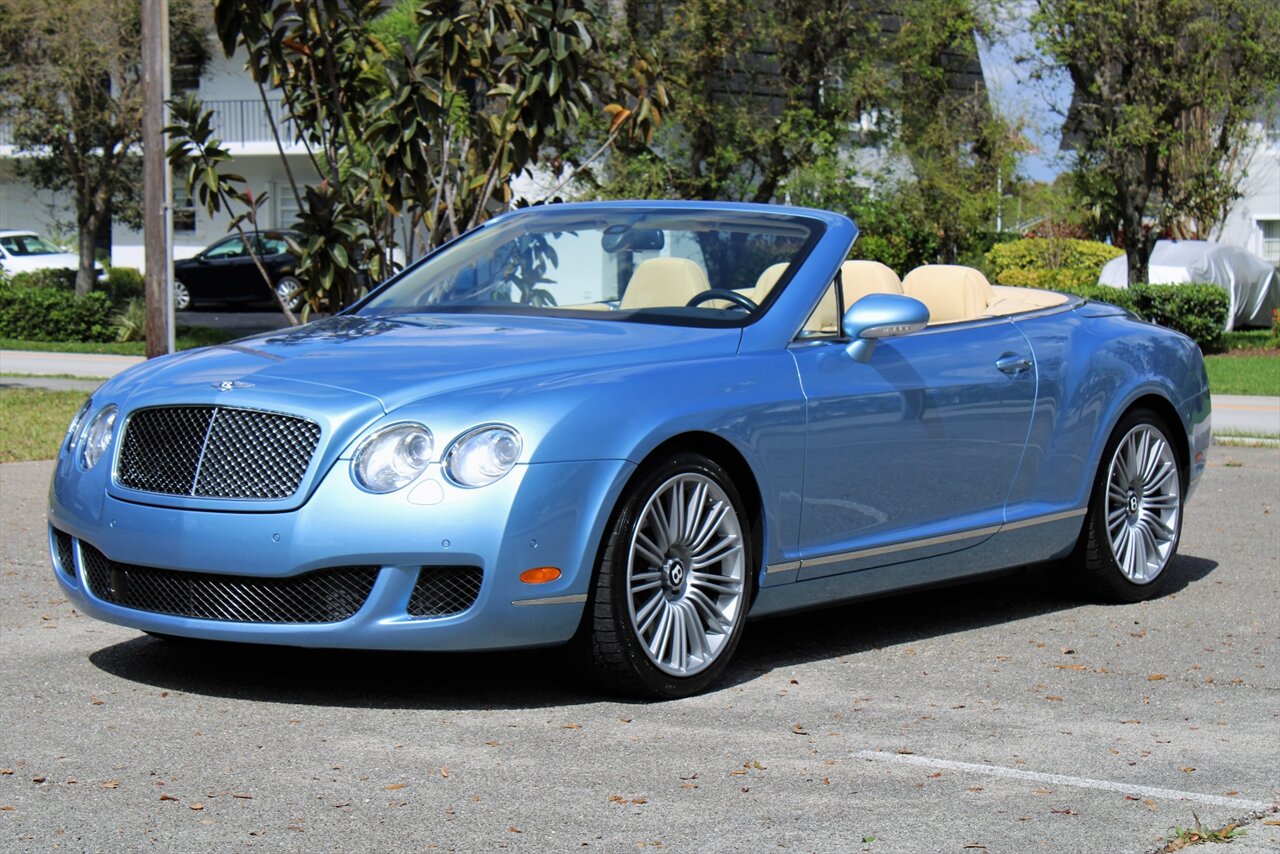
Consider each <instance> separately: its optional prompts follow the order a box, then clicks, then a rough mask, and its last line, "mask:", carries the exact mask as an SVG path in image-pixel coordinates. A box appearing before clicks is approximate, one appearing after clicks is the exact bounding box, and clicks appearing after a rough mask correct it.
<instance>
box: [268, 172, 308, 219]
mask: <svg viewBox="0 0 1280 854" xmlns="http://www.w3.org/2000/svg"><path fill="white" fill-rule="evenodd" d="M300 189H301V188H300ZM271 190H272V198H273V199H274V200H275V220H276V222H275V226H276V228H293V227H294V226H295V225H297V223H298V200H297V198H296V197H295V196H294V195H293V188H292V187H291V186H289V184H288V182H284V181H276V182H275V183H273V184H272V186H271Z"/></svg>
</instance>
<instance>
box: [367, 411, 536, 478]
mask: <svg viewBox="0 0 1280 854" xmlns="http://www.w3.org/2000/svg"><path fill="white" fill-rule="evenodd" d="M523 448H524V440H523V439H522V438H521V437H520V434H519V433H518V432H516V431H515V430H514V429H512V428H510V427H507V426H505V425H502V424H487V425H484V426H482V427H476V428H474V429H472V430H468V431H467V432H466V433H463V434H462V435H461V436H459V437H458V438H457V439H455V440H454V441H453V443H452V444H451V445H450V446H449V449H448V450H447V451H446V452H445V453H444V455H443V457H442V458H441V459H442V463H443V465H444V471H445V474H446V475H448V477H449V480H451V481H452V482H453V483H455V484H457V485H458V486H464V487H468V488H474V487H478V486H486V485H488V484H490V483H493V482H494V481H496V480H498V479H499V478H501V477H502V476H503V475H505V474H506V473H507V472H509V471H511V469H512V467H513V466H515V464H516V462H517V461H518V460H519V459H520V452H521V450H523ZM434 450H435V442H434V440H433V438H432V435H431V431H430V430H428V429H427V428H426V427H424V426H423V425H421V424H395V425H393V426H391V427H387V428H385V429H383V430H379V431H378V432H377V433H374V434H373V435H372V436H369V437H368V438H367V439H365V440H364V441H363V442H361V443H360V447H359V448H357V449H356V453H355V457H354V458H353V459H352V461H351V477H352V478H353V479H354V480H355V482H356V484H357V485H358V486H359V487H360V488H361V489H364V490H366V491H368V492H379V493H383V492H395V491H396V490H397V489H402V488H403V487H406V486H408V485H409V484H410V483H413V481H415V480H417V479H418V476H419V475H421V474H422V473H423V472H424V471H426V468H427V465H428V464H429V463H430V462H431V460H432V453H433V452H434Z"/></svg>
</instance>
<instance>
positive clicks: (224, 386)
mask: <svg viewBox="0 0 1280 854" xmlns="http://www.w3.org/2000/svg"><path fill="white" fill-rule="evenodd" d="M210 385H212V386H213V387H214V388H216V389H217V390H218V391H231V390H232V389H235V388H253V383H242V382H240V381H239V380H223V381H222V382H220V383H210Z"/></svg>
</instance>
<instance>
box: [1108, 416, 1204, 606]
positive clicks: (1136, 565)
mask: <svg viewBox="0 0 1280 854" xmlns="http://www.w3.org/2000/svg"><path fill="white" fill-rule="evenodd" d="M1183 484H1184V481H1183V476H1182V472H1181V467H1180V465H1179V461H1178V452H1177V449H1176V448H1175V447H1174V445H1173V442H1172V441H1171V440H1170V438H1169V434H1168V432H1167V428H1166V427H1165V425H1164V422H1163V421H1162V420H1161V419H1160V417H1159V416H1157V415H1156V414H1155V413H1154V412H1151V411H1150V410H1146V409H1137V410H1134V411H1133V412H1130V413H1129V414H1128V415H1126V416H1125V417H1124V418H1123V419H1122V420H1121V422H1120V424H1119V425H1117V427H1116V429H1115V432H1114V433H1112V435H1111V439H1110V440H1109V441H1108V442H1107V447H1106V450H1105V452H1104V453H1103V456H1102V464H1101V465H1100V466H1099V469H1098V475H1097V478H1096V480H1095V481H1094V487H1093V496H1092V498H1091V499H1090V501H1089V514H1088V516H1087V517H1086V519H1085V534H1084V537H1085V539H1084V550H1083V562H1084V570H1085V571H1084V575H1083V579H1084V583H1085V586H1086V588H1087V590H1088V592H1090V593H1092V594H1094V595H1095V596H1099V597H1102V598H1106V599H1111V600H1115V601H1121V602H1137V601H1140V600H1143V599H1150V598H1151V597H1153V596H1157V595H1159V593H1160V592H1161V591H1162V590H1163V589H1164V586H1165V584H1166V582H1167V579H1168V569H1169V564H1171V563H1172V562H1173V559H1174V556H1175V555H1176V554H1177V551H1178V540H1179V538H1180V537H1181V534H1182V496H1183Z"/></svg>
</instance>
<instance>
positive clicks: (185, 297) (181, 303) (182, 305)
mask: <svg viewBox="0 0 1280 854" xmlns="http://www.w3.org/2000/svg"><path fill="white" fill-rule="evenodd" d="M173 307H174V309H175V310H177V311H186V310H187V309H189V308H191V291H189V290H187V286H186V285H184V284H183V283H182V282H180V281H178V280H177V279H174V281H173Z"/></svg>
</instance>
